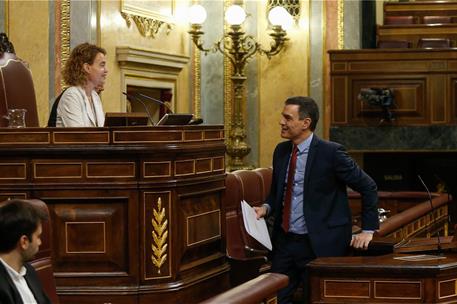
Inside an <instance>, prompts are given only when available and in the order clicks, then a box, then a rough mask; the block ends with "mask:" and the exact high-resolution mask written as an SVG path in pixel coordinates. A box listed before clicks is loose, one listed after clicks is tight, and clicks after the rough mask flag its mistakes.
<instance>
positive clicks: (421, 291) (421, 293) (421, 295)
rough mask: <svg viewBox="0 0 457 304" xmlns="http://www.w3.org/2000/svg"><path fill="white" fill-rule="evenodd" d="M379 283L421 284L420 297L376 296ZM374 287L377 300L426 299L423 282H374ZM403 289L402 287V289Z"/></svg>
mask: <svg viewBox="0 0 457 304" xmlns="http://www.w3.org/2000/svg"><path fill="white" fill-rule="evenodd" d="M378 283H391V284H419V290H420V296H419V297H378V296H377V295H376V284H378ZM373 285H374V295H373V297H374V298H375V299H392V300H394V299H398V300H400V299H401V300H418V299H422V298H423V297H424V295H423V288H422V282H421V281H373ZM400 288H401V287H400Z"/></svg>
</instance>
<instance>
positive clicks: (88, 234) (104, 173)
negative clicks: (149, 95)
mask: <svg viewBox="0 0 457 304" xmlns="http://www.w3.org/2000/svg"><path fill="white" fill-rule="evenodd" d="M224 155H225V145H224V132H223V127H222V126H175V127H174V126H170V127H153V128H150V127H119V128H85V129H82V128H81V129H79V128H65V129H64V128H25V129H6V128H3V129H0V201H2V200H4V199H7V198H8V197H19V198H40V199H42V200H43V201H44V202H46V204H47V206H48V208H49V211H50V214H51V222H52V233H53V237H52V239H53V242H52V252H53V259H54V262H55V264H54V265H55V267H54V270H55V277H56V283H57V284H56V285H57V293H58V295H59V297H60V300H61V303H78V304H81V303H165V302H167V303H177V302H179V303H183V302H186V303H192V302H198V301H200V300H203V299H205V298H209V297H210V296H212V295H215V294H218V293H220V292H223V291H225V290H226V289H228V288H229V280H228V271H229V266H228V263H227V261H226V258H225V251H226V250H225V242H226V241H225V212H224V208H223V207H222V204H221V197H222V195H223V191H224V189H225V185H224V181H225V167H224V162H225V160H224ZM165 299H166V300H165Z"/></svg>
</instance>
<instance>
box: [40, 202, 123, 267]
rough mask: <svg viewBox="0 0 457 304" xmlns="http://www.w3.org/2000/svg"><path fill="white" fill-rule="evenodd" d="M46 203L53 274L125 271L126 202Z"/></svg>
mask: <svg viewBox="0 0 457 304" xmlns="http://www.w3.org/2000/svg"><path fill="white" fill-rule="evenodd" d="M47 201H48V205H49V206H50V210H51V216H52V223H53V233H54V236H55V237H54V239H56V240H60V241H59V242H56V243H54V245H53V252H54V253H55V256H56V267H55V272H56V273H65V272H76V273H85V272H91V273H93V275H97V273H99V274H100V275H102V274H103V273H107V272H125V273H127V272H129V269H128V268H127V259H128V255H126V254H127V252H126V251H125V250H124V249H125V248H126V246H127V231H128V230H127V227H126V225H127V223H125V220H124V219H125V218H126V216H127V201H126V200H124V201H122V200H119V199H102V198H88V197H86V198H78V199H76V198H75V199H56V198H50V199H48V200H47Z"/></svg>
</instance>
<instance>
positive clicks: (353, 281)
mask: <svg viewBox="0 0 457 304" xmlns="http://www.w3.org/2000/svg"><path fill="white" fill-rule="evenodd" d="M328 282H337V283H338V282H341V283H345V282H346V283H347V282H351V283H368V296H338V295H328V294H327V283H328ZM323 283H324V297H326V298H357V299H367V298H370V297H371V284H370V281H366V280H323Z"/></svg>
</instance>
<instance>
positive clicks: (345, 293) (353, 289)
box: [323, 280, 371, 298]
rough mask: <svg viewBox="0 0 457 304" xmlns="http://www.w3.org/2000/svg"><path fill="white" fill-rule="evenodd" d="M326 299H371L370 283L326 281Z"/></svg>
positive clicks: (360, 281)
mask: <svg viewBox="0 0 457 304" xmlns="http://www.w3.org/2000/svg"><path fill="white" fill-rule="evenodd" d="M323 284H324V286H323V287H324V297H326V298H332V297H338V298H341V297H351V298H370V297H371V288H370V281H367V280H324V282H323Z"/></svg>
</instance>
